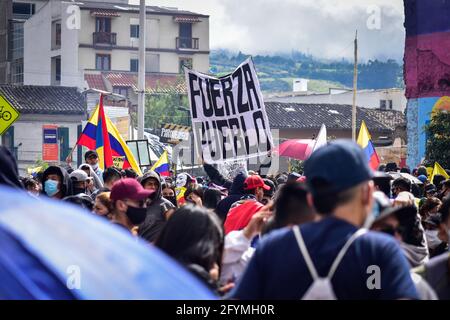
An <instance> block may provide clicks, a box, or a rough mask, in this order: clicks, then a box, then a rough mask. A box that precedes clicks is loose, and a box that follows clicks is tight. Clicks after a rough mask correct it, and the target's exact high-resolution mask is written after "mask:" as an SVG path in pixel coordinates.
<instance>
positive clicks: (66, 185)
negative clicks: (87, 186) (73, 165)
mask: <svg viewBox="0 0 450 320" xmlns="http://www.w3.org/2000/svg"><path fill="white" fill-rule="evenodd" d="M50 174H57V175H58V176H59V177H60V178H61V190H60V191H61V193H62V197H61V198H64V197H67V196H71V195H72V194H73V190H72V181H71V180H70V178H69V174H68V173H67V171H66V169H64V168H61V167H58V166H50V167H48V168H47V169H46V170H45V171H44V174H43V175H42V185H43V190H42V191H43V192H44V193H45V181H46V180H47V177H48V176H49V175H50Z"/></svg>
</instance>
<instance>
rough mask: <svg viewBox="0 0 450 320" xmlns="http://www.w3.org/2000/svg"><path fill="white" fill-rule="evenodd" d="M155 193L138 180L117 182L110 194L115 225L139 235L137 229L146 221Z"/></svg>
mask: <svg viewBox="0 0 450 320" xmlns="http://www.w3.org/2000/svg"><path fill="white" fill-rule="evenodd" d="M154 193H155V191H153V190H146V189H144V188H143V187H142V186H141V185H140V184H139V182H137V181H136V179H132V178H124V179H121V180H119V181H117V182H116V183H115V184H114V185H113V187H112V190H111V193H110V199H111V202H112V205H113V212H112V221H113V223H116V224H118V225H121V226H123V227H125V228H126V229H128V230H129V231H130V232H131V233H132V234H133V235H137V232H136V228H137V227H138V226H139V225H141V224H142V223H143V222H144V220H145V219H146V216H147V204H148V203H149V202H150V201H149V197H150V196H151V195H153V194H154Z"/></svg>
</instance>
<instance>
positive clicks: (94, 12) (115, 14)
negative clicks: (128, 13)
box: [91, 9, 120, 17]
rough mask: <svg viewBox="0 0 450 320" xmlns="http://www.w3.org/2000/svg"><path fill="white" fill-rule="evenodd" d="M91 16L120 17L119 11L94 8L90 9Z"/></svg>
mask: <svg viewBox="0 0 450 320" xmlns="http://www.w3.org/2000/svg"><path fill="white" fill-rule="evenodd" d="M91 16H96V17H120V13H119V12H117V11H113V10H105V9H94V10H91Z"/></svg>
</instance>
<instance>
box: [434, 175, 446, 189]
mask: <svg viewBox="0 0 450 320" xmlns="http://www.w3.org/2000/svg"><path fill="white" fill-rule="evenodd" d="M442 181H445V177H444V176H443V175H442V174H436V175H434V178H433V181H431V182H432V183H433V184H434V185H435V186H436V189H437V192H441V188H442V185H441V182H442Z"/></svg>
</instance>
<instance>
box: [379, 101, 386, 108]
mask: <svg viewBox="0 0 450 320" xmlns="http://www.w3.org/2000/svg"><path fill="white" fill-rule="evenodd" d="M380 109H381V110H386V100H380Z"/></svg>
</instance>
